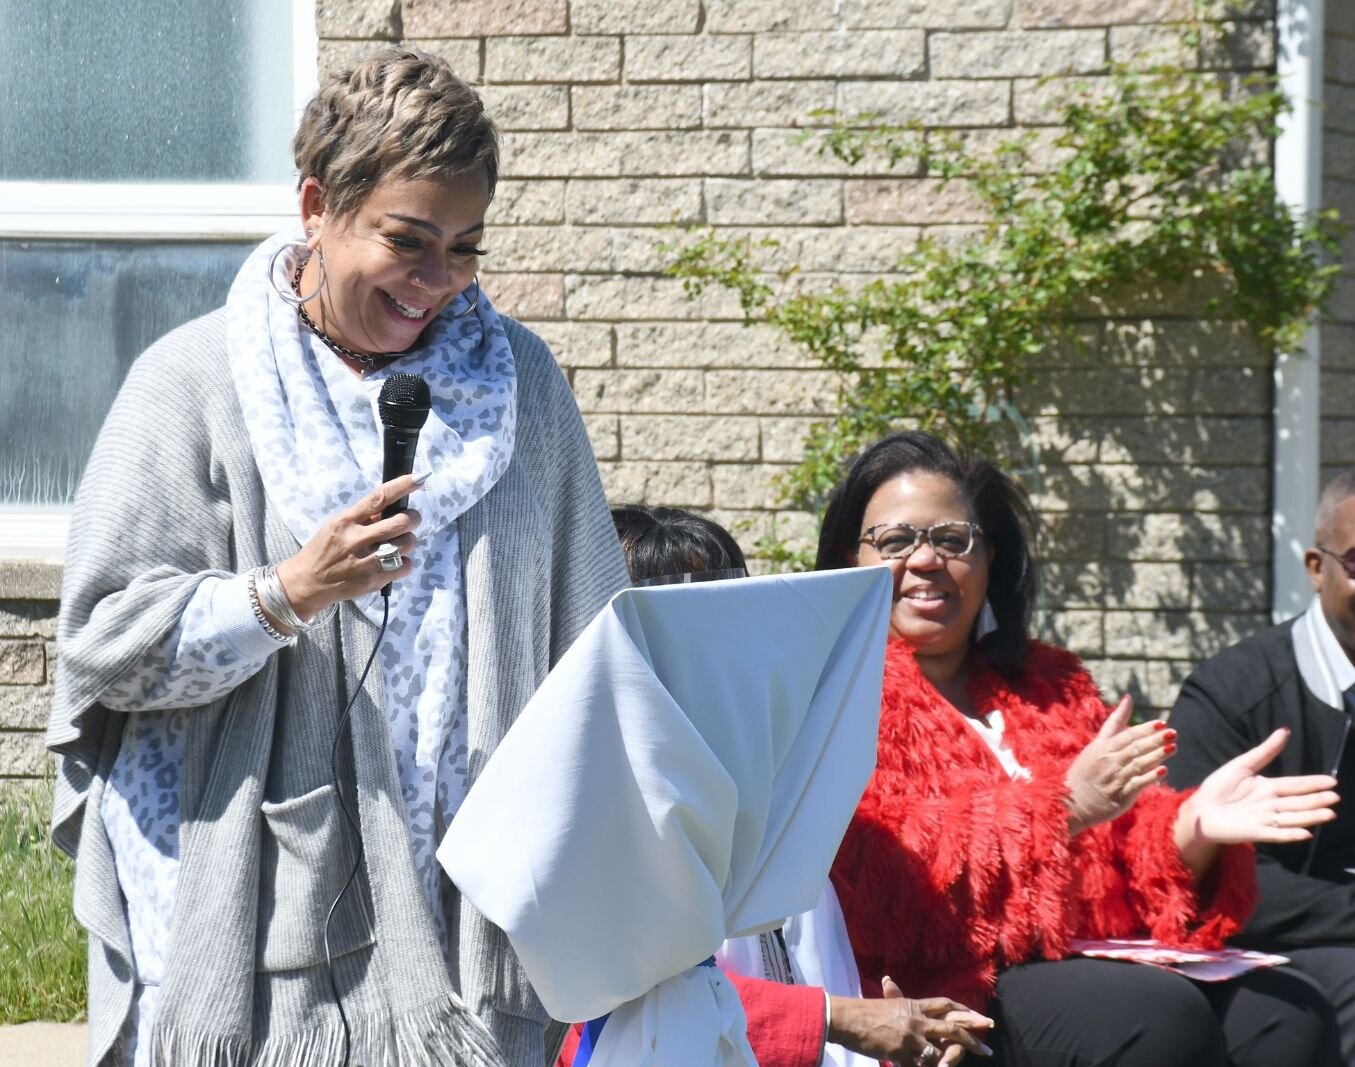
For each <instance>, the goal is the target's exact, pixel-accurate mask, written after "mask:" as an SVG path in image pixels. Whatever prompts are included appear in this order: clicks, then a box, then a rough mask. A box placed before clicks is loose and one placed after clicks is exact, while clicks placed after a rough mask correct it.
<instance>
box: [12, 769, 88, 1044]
mask: <svg viewBox="0 0 1355 1067" xmlns="http://www.w3.org/2000/svg"><path fill="white" fill-rule="evenodd" d="M51 805H52V790H51V787H50V785H48V786H32V785H21V784H18V783H12V784H7V783H0V1025H6V1024H9V1023H23V1022H30V1021H33V1020H38V1019H41V1020H47V1021H52V1022H73V1021H75V1020H78V1019H82V1018H84V1014H85V933H84V931H83V930H82V929H81V928H80V926H79V924H78V923H76V921H75V916H74V914H72V912H71V886H72V883H73V881H74V878H75V865H74V864H72V863H71V861H70V860H69V859H68V858H67V857H66V856H65V855H63V854H62V853H60V852H58V851H57V850H56V849H55V848H53V847H52V844H51V842H50V840H49V839H48V836H47V821H48V813H49V812H50V811H51Z"/></svg>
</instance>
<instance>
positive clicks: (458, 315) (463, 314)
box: [452, 271, 480, 319]
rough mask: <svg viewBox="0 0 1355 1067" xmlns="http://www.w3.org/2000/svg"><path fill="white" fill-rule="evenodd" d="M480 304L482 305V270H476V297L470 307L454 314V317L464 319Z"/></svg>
mask: <svg viewBox="0 0 1355 1067" xmlns="http://www.w3.org/2000/svg"><path fill="white" fill-rule="evenodd" d="M467 288H469V286H467ZM479 306H480V272H479V271H476V272H475V299H474V300H473V301H471V306H470V307H468V308H466V310H465V311H458V312H457V313H456V314H455V315H453V316H452V318H454V319H464V318H465V317H466V316H467V315H469V314H470V313H471V312H472V311H474V310H475V309H476V308H478V307H479Z"/></svg>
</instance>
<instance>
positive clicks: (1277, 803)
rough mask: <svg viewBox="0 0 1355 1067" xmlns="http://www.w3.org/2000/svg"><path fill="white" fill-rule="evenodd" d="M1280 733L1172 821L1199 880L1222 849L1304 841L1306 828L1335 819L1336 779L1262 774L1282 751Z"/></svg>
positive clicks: (1238, 760) (1209, 784)
mask: <svg viewBox="0 0 1355 1067" xmlns="http://www.w3.org/2000/svg"><path fill="white" fill-rule="evenodd" d="M1288 740H1289V731H1288V730H1284V729H1280V730H1276V731H1275V732H1274V733H1273V734H1271V735H1270V736H1269V737H1267V738H1266V739H1265V740H1264V741H1262V742H1261V743H1260V744H1259V745H1257V746H1256V747H1255V748H1253V749H1249V750H1248V751H1246V752H1244V753H1242V755H1240V756H1237V757H1235V758H1234V759H1231V760H1229V761H1228V762H1227V763H1225V764H1224V765H1223V766H1222V767H1220V768H1219V769H1218V770H1216V771H1215V772H1214V773H1213V774H1211V775H1210V776H1209V777H1208V778H1206V779H1205V780H1204V781H1203V782H1201V783H1200V787H1199V788H1198V789H1196V790H1195V792H1194V793H1192V794H1191V795H1190V796H1189V797H1188V798H1187V799H1186V801H1185V803H1183V804H1182V805H1181V810H1180V812H1179V813H1178V814H1177V816H1176V844H1177V847H1178V848H1179V849H1180V850H1181V858H1182V859H1183V860H1185V862H1186V865H1187V866H1188V867H1190V869H1191V870H1192V871H1194V872H1195V876H1196V877H1197V878H1198V877H1200V876H1202V875H1203V874H1204V872H1205V871H1206V870H1208V868H1209V865H1210V863H1212V862H1213V859H1214V854H1215V853H1216V852H1217V850H1218V846H1220V845H1235V844H1241V843H1243V842H1255V843H1258V844H1268V845H1284V844H1292V843H1294V842H1296V841H1307V840H1308V839H1309V838H1311V837H1312V836H1313V835H1312V831H1311V830H1310V829H1309V827H1312V826H1317V825H1319V824H1320V823H1324V822H1330V821H1331V820H1332V819H1334V818H1336V812H1334V811H1333V810H1332V805H1333V804H1335V803H1336V802H1337V801H1338V800H1340V799H1341V798H1340V796H1339V795H1338V794H1337V793H1336V792H1335V789H1336V779H1335V778H1332V777H1330V776H1329V775H1325V774H1305V775H1292V776H1288V777H1283V778H1268V777H1266V776H1265V775H1263V774H1262V773H1261V771H1262V770H1263V769H1264V768H1265V767H1267V766H1268V765H1269V764H1270V763H1271V761H1272V760H1274V759H1275V757H1276V756H1278V755H1279V754H1280V752H1281V751H1282V750H1283V748H1284V746H1285V744H1286V743H1287V742H1288Z"/></svg>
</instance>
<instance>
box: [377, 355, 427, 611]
mask: <svg viewBox="0 0 1355 1067" xmlns="http://www.w3.org/2000/svg"><path fill="white" fill-rule="evenodd" d="M432 406H433V401H432V398H431V396H430V395H429V393H428V383H427V382H426V381H424V380H423V379H422V378H420V377H419V376H418V375H417V374H392V375H391V376H390V377H389V378H387V379H386V381H385V384H384V385H382V386H381V395H380V396H379V397H377V400H376V408H377V411H378V412H379V413H380V415H381V425H382V426H384V427H385V432H384V434H383V437H384V441H383V444H384V446H385V457H384V460H383V462H382V465H381V480H382V481H383V482H388V481H390V480H391V479H392V478H398V477H400V475H402V474H410V473H412V472H413V470H414V450H415V448H416V447H417V446H418V444H419V431H420V430H422V429H423V424H424V423H425V422H426V421H428V411H429V409H430V408H431V407H432ZM408 506H409V497H407V496H402V497H401V498H400V499H399V500H396V501H393V502H392V503H391V504H389V505H388V506H387V507H386V509H385V510H384V511H382V512H381V517H382V518H383V519H389V518H390V517H391V516H392V515H398V514H399V513H400V512H402V511H404V510H405V508H407V507H408ZM390 588H391V587H390V585H389V584H387V585H386V587H385V588H384V589H382V590H381V593H382V595H383V596H390Z"/></svg>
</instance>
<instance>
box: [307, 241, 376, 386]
mask: <svg viewBox="0 0 1355 1067" xmlns="http://www.w3.org/2000/svg"><path fill="white" fill-rule="evenodd" d="M305 267H306V264H305V262H302V263H299V264H298V265H297V268H296V273H295V274H293V275H292V291H293V292H294V293H296V295H297V296H298V297H299V296H300V295H301V272H302V271H303V270H304V269H305ZM296 312H297V314H298V315H300V316H301V321H302V323H303V324H305V327H306V329H308V330H310V332H311V333H313V334H315V336H316V337H318V338H320V340H322V341H323V342H324V343H325V344H326V345H328V346H329V347H330V348H332V349H333V350H334V351H335V352H337V353H338V354H339V355H341V356H343V357H344V358H345V359H351V360H352V361H353V362H354V363H357V364H360V365H361V366H362V369H363V370H365V371H368V370H376V369H377V368H378V367H384V366H385V365H386V364H387V363H389V362H390V361H391V360H393V359H398V358H399V356H400V353H398V352H397V353H395V354H394V355H391V354H386V355H381V356H373V355H369V354H368V353H366V352H355V351H353V349H351V348H349V347H348V346H347V345H341V344H339V342H338V341H336V340H334V338H332V337H330V336H329V334H327V333H325V331H324V330H322V329H320V327H319V326H317V325H316V324H315V320H314V319H312V318H311V317H310V313H309V312H307V311H306V305H305V304H297V306H296Z"/></svg>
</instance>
